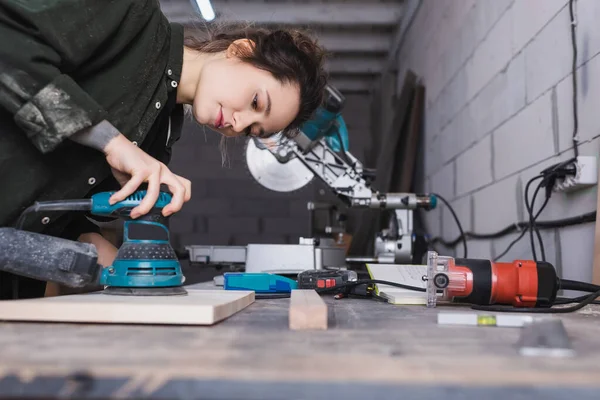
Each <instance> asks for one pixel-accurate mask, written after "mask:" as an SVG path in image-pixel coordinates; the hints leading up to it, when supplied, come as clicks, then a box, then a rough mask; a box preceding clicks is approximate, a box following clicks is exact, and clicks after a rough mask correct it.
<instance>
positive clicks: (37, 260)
mask: <svg viewBox="0 0 600 400" xmlns="http://www.w3.org/2000/svg"><path fill="white" fill-rule="evenodd" d="M101 270H102V266H101V265H99V264H98V252H97V250H96V247H95V246H94V245H92V244H88V243H80V242H76V241H72V240H67V239H62V238H58V237H53V236H48V235H44V234H41V233H35V232H28V231H22V230H19V229H15V228H0V271H6V272H10V273H12V274H15V275H21V276H24V277H28V278H33V279H37V280H41V281H49V282H55V283H59V284H62V285H65V286H69V287H74V288H81V287H85V286H88V285H91V284H97V283H98V281H99V277H100V272H101Z"/></svg>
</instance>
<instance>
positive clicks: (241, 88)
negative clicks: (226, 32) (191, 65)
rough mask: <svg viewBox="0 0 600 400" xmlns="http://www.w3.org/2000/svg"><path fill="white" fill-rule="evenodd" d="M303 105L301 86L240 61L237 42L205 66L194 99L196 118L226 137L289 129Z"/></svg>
mask: <svg viewBox="0 0 600 400" xmlns="http://www.w3.org/2000/svg"><path fill="white" fill-rule="evenodd" d="M299 108H300V91H299V89H298V87H297V85H295V84H289V83H286V84H282V83H281V82H279V81H278V80H276V79H275V78H274V77H273V76H272V75H271V73H270V72H267V71H264V70H261V69H258V68H256V67H254V66H252V65H250V64H247V63H244V62H242V61H240V60H239V58H237V57H235V47H234V46H233V45H232V46H230V48H229V50H227V52H226V57H219V58H215V59H211V60H208V61H207V62H206V64H205V65H204V66H203V68H202V71H201V73H200V79H199V83H198V86H197V88H196V93H195V96H194V102H193V113H194V118H195V119H196V121H198V123H200V124H203V125H207V126H209V127H211V128H212V129H213V130H215V131H217V132H219V133H221V134H223V135H225V136H243V135H251V136H258V137H264V136H268V135H269V134H272V133H275V132H278V131H280V130H282V129H284V128H286V127H287V126H288V125H289V124H290V123H291V122H292V121H293V120H294V118H295V117H296V115H297V114H298V111H299Z"/></svg>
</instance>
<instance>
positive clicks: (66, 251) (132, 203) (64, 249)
mask: <svg viewBox="0 0 600 400" xmlns="http://www.w3.org/2000/svg"><path fill="white" fill-rule="evenodd" d="M113 194H114V192H101V193H97V194H95V195H93V196H91V198H90V199H81V200H63V201H51V202H38V203H35V204H34V205H33V206H31V207H29V208H28V209H27V210H25V212H24V213H23V214H22V215H21V217H20V218H19V221H18V223H17V227H21V226H22V224H23V222H24V220H25V218H26V216H27V214H30V213H32V212H39V211H50V210H63V211H64V210H78V211H86V210H87V211H89V212H90V213H91V214H93V215H98V216H116V217H119V218H123V219H124V220H125V221H124V231H123V244H122V245H121V247H120V248H119V250H118V252H117V256H116V258H115V260H114V262H113V264H112V265H110V266H108V267H106V268H103V267H102V266H100V265H98V264H97V253H96V250H95V247H94V246H92V248H91V249H90V248H86V246H83V244H81V243H78V242H73V241H70V240H65V239H60V238H53V237H50V236H46V235H42V234H38V233H34V232H26V231H22V230H19V229H14V228H2V236H0V238H1V239H2V240H1V243H2V245H1V246H0V253H2V255H1V256H0V270H4V271H8V272H11V273H14V274H17V275H23V276H28V277H30V278H34V279H40V280H45V281H52V282H57V283H61V284H64V285H66V286H70V287H84V286H87V285H104V286H105V289H104V291H103V293H105V294H112V295H125V296H169V295H185V294H187V291H186V290H185V289H184V288H183V287H181V285H182V284H183V282H184V281H185V277H184V276H183V273H182V271H181V265H180V263H179V260H178V258H177V255H176V253H175V251H174V250H173V247H172V246H171V244H170V241H169V240H170V237H169V230H168V228H167V226H168V218H166V217H164V216H163V215H162V213H161V210H162V209H163V208H164V207H165V206H166V205H168V204H169V203H170V202H171V195H170V194H168V193H165V192H161V193H160V194H159V196H158V199H157V201H156V202H155V204H154V206H153V208H152V209H151V210H150V211H149V212H148V213H147V214H145V215H143V216H140V217H139V218H137V219H131V218H130V212H131V210H132V209H133V208H135V207H136V206H138V205H139V204H140V203H141V201H142V200H143V199H144V197H145V196H146V191H143V190H141V191H137V192H135V193H134V194H132V195H130V196H129V197H127V198H126V199H125V200H123V201H120V202H117V203H115V204H113V205H110V203H109V199H110V197H111V196H112V195H113ZM17 249H18V250H17ZM44 253H48V256H45V255H44ZM59 256H60V257H59ZM61 257H62V258H64V260H61ZM45 260H49V261H52V262H48V263H45V262H44V261H45ZM59 260H60V262H57V261H59ZM54 262H55V263H56V264H53V263H54ZM41 265H43V268H42V267H41ZM71 275H73V276H71Z"/></svg>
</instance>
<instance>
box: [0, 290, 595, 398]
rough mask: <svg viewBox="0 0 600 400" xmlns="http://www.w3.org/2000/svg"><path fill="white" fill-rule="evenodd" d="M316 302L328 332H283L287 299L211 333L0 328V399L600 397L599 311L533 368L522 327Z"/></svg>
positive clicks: (574, 325) (374, 305)
mask: <svg viewBox="0 0 600 400" xmlns="http://www.w3.org/2000/svg"><path fill="white" fill-rule="evenodd" d="M324 299H325V301H326V303H327V304H328V309H329V329H328V330H327V331H313V332H308V331H290V330H289V329H288V306H289V299H273V300H257V301H256V302H255V303H254V304H252V305H250V306H249V307H248V308H246V309H245V310H243V311H241V312H240V313H238V314H236V315H234V316H233V317H231V318H229V319H227V320H225V321H223V322H221V323H219V324H217V325H215V326H211V327H207V326H204V327H189V326H188V327H180V326H129V325H84V324H37V323H8V322H5V323H0V349H1V354H0V360H1V361H0V397H3V396H7V395H17V394H23V395H28V396H33V395H36V394H37V395H45V396H49V395H66V396H68V395H70V394H75V395H77V396H79V397H86V396H90V397H95V396H106V397H108V396H117V395H123V396H132V397H137V398H139V397H145V398H147V397H156V398H159V397H160V398H164V397H169V398H173V397H197V398H211V399H212V398H218V399H233V398H242V399H271V398H273V399H287V398H298V397H301V398H307V399H320V398H324V399H337V398H340V399H342V398H344V399H354V398H361V399H371V398H372V399H375V398H377V397H381V396H386V397H387V398H399V397H394V396H393V394H394V393H396V394H397V393H404V394H405V395H407V396H408V397H406V398H412V397H417V396H421V397H419V398H438V396H442V395H443V396H444V398H445V399H453V398H457V399H458V398H461V399H463V398H474V399H479V398H486V399H494V398H496V397H495V396H496V395H498V396H503V398H512V397H511V396H512V395H516V394H519V395H525V396H527V397H528V398H531V397H533V398H537V396H540V398H544V399H549V398H551V399H554V398H556V399H558V398H565V397H568V398H573V399H578V400H580V399H588V398H589V399H598V398H599V396H600V395H599V394H598V393H600V372H599V371H600V368H599V367H598V365H599V364H600V306H588V307H586V308H584V309H583V310H581V311H580V312H578V313H577V314H568V315H562V316H560V318H562V319H563V321H564V325H565V328H566V330H567V332H568V334H569V337H570V338H571V340H572V343H573V346H574V349H575V350H576V352H577V355H576V356H575V357H572V358H533V357H523V356H519V355H518V351H517V347H516V343H517V342H518V340H519V335H520V332H521V330H520V329H519V328H498V327H457V326H438V325H437V318H436V316H437V313H438V312H440V311H442V308H438V309H426V308H424V307H422V306H412V307H403V306H394V305H390V304H384V303H380V302H376V301H373V300H362V299H342V300H334V299H333V298H331V297H330V296H325V297H324ZM453 308H454V307H453ZM454 311H461V310H460V309H458V310H454ZM557 317H558V316H557ZM399 391H401V392H399ZM461 396H462V397H461ZM482 396H484V397H482ZM506 396H508V397H506ZM401 397H402V398H404V396H401ZM498 398H500V397H498Z"/></svg>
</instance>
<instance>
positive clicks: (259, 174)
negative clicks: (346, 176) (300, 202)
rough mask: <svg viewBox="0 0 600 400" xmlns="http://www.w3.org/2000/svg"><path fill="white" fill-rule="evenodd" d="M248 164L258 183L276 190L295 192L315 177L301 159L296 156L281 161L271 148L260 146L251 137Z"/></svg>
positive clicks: (248, 142)
mask: <svg viewBox="0 0 600 400" xmlns="http://www.w3.org/2000/svg"><path fill="white" fill-rule="evenodd" d="M246 165H247V167H248V170H249V171H250V174H251V175H252V177H254V179H255V180H256V181H257V182H258V183H260V184H261V185H262V186H264V187H266V188H267V189H270V190H273V191H276V192H293V191H294V190H298V189H300V188H302V187H304V186H306V185H308V183H310V181H311V180H312V179H313V177H314V174H313V173H312V172H311V171H310V170H309V169H308V168H306V166H305V165H304V164H302V161H300V160H299V159H297V158H295V157H294V158H292V159H291V160H290V161H288V162H286V163H280V162H279V161H278V160H277V159H276V158H275V156H274V155H273V154H271V152H270V151H269V150H263V149H260V148H258V147H257V146H256V144H255V143H254V140H251V139H250V140H248V141H247V143H246Z"/></svg>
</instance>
